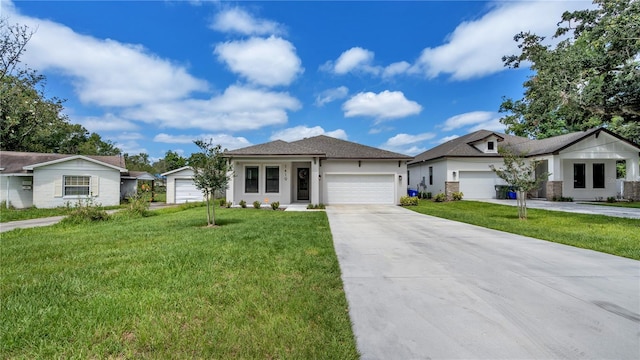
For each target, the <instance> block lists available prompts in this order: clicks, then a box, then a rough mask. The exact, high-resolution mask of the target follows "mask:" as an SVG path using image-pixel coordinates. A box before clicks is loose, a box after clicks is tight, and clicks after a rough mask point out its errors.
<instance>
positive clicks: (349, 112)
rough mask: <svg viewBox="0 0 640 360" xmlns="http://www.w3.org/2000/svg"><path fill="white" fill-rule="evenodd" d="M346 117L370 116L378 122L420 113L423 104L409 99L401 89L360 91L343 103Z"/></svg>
mask: <svg viewBox="0 0 640 360" xmlns="http://www.w3.org/2000/svg"><path fill="white" fill-rule="evenodd" d="M342 110H343V111H344V116H345V117H354V116H370V117H374V118H376V122H381V121H384V120H389V119H398V118H403V117H406V116H410V115H416V114H419V113H420V112H421V111H422V106H420V104H418V103H417V102H415V101H411V100H407V98H405V96H404V94H403V93H402V92H401V91H389V90H385V91H383V92H381V93H378V94H375V93H372V92H366V93H358V94H356V95H355V96H353V97H352V98H351V99H349V100H347V101H346V102H345V103H344V104H342Z"/></svg>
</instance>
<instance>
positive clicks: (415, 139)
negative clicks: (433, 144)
mask: <svg viewBox="0 0 640 360" xmlns="http://www.w3.org/2000/svg"><path fill="white" fill-rule="evenodd" d="M435 136H436V135H435V134H434V133H422V134H417V135H410V134H397V135H395V136H393V137H391V138H389V139H388V140H387V141H386V142H385V143H384V144H382V146H381V148H383V149H386V150H389V151H394V152H398V153H401V154H407V155H416V154H419V153H421V152H423V151H425V150H426V149H427V148H426V147H424V146H419V144H420V143H422V142H423V141H426V140H431V139H433V138H434V137H435Z"/></svg>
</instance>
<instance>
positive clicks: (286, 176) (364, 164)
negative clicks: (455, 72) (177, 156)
mask: <svg viewBox="0 0 640 360" xmlns="http://www.w3.org/2000/svg"><path fill="white" fill-rule="evenodd" d="M224 156H225V157H226V158H227V159H228V161H229V162H230V164H231V166H232V169H233V171H232V174H231V181H230V183H229V187H228V189H227V191H226V199H227V201H229V202H231V203H233V204H234V205H238V204H239V202H240V201H241V200H244V201H246V202H247V204H249V206H250V204H251V203H253V202H254V201H260V202H261V203H265V202H269V203H271V202H274V201H278V202H280V204H281V205H288V204H293V203H301V204H309V203H310V204H320V203H323V204H397V203H399V201H400V197H401V196H403V195H406V189H407V179H406V175H407V162H408V161H409V160H411V159H412V158H411V157H410V156H406V155H402V154H398V153H394V152H390V151H386V150H381V149H377V148H374V147H370V146H366V145H361V144H357V143H354V142H350V141H345V140H340V139H335V138H331V137H328V136H323V135H321V136H316V137H312V138H306V139H303V140H298V141H293V142H286V141H282V140H276V141H271V142H268V143H264V144H259V145H254V146H249V147H245V148H241V149H236V150H231V151H226V152H225V153H224ZM162 175H163V176H166V181H167V203H184V202H189V201H202V199H203V195H202V193H201V192H200V191H199V190H198V189H196V187H195V185H194V183H193V170H192V169H191V168H190V167H188V166H186V167H183V168H180V169H176V170H173V171H169V172H167V173H164V174H162Z"/></svg>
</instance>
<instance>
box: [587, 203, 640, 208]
mask: <svg viewBox="0 0 640 360" xmlns="http://www.w3.org/2000/svg"><path fill="white" fill-rule="evenodd" d="M580 204H585V205H600V206H615V207H625V208H633V209H640V201H631V202H630V201H616V202H612V203H610V202H604V201H599V202H581V203H580Z"/></svg>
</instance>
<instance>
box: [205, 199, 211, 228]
mask: <svg viewBox="0 0 640 360" xmlns="http://www.w3.org/2000/svg"><path fill="white" fill-rule="evenodd" d="M205 197H206V198H207V226H209V225H211V195H210V194H209V193H208V192H207V193H206V194H205Z"/></svg>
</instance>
